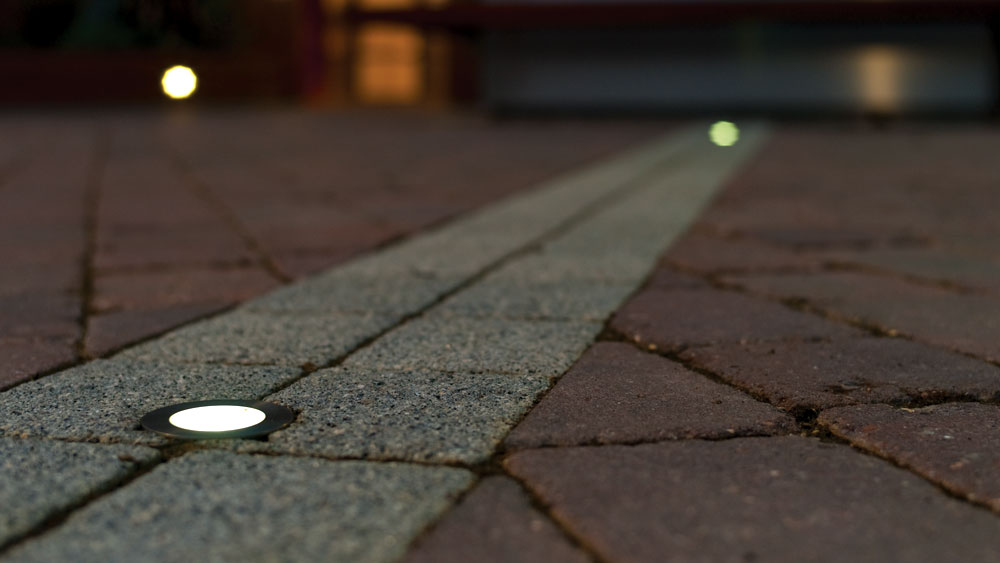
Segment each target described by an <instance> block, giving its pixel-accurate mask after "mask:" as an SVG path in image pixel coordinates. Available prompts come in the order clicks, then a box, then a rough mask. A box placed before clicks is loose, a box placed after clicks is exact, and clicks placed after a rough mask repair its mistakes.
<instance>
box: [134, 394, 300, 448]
mask: <svg viewBox="0 0 1000 563" xmlns="http://www.w3.org/2000/svg"><path fill="white" fill-rule="evenodd" d="M294 418H295V413H294V412H293V411H292V410H291V409H289V408H288V407H285V406H282V405H279V404H276V403H265V402H263V401H239V400H228V399H217V400H211V401H194V402H190V403H179V404H176V405H170V406H169V407H163V408H161V409H156V410H155V411H153V412H150V413H149V414H147V415H145V416H143V417H142V420H141V421H140V422H141V424H142V426H143V427H144V428H146V429H147V430H152V431H153V432H158V433H160V434H164V435H166V436H171V437H174V438H184V439H189V440H190V439H193V440H204V439H210V438H211V439H219V438H253V437H255V436H264V435H266V434H270V433H271V432H274V431H275V430H278V429H280V428H282V427H284V426H285V425H286V424H288V423H289V422H291V421H292V420H293V419H294Z"/></svg>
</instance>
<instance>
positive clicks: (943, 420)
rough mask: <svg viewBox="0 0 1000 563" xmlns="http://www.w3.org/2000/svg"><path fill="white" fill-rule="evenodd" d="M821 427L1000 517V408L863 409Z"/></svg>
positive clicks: (847, 410) (824, 418) (834, 415)
mask: <svg viewBox="0 0 1000 563" xmlns="http://www.w3.org/2000/svg"><path fill="white" fill-rule="evenodd" d="M819 422H820V424H822V425H823V426H825V427H827V428H829V429H830V430H831V431H832V432H833V433H834V434H836V435H838V436H840V437H842V438H844V439H846V440H850V442H851V443H852V444H853V445H855V446H857V447H859V448H863V449H866V450H869V451H872V452H874V453H876V454H878V455H880V456H882V457H885V458H888V459H891V460H892V461H894V462H896V463H898V464H900V465H902V466H904V467H908V468H910V469H912V470H913V471H914V472H916V473H918V474H920V475H923V476H924V477H926V478H927V479H929V480H930V481H933V482H935V483H937V484H939V485H941V486H942V487H944V488H946V489H948V490H950V491H952V492H954V493H955V494H957V495H960V496H963V497H965V498H967V499H969V500H971V501H974V502H978V503H981V504H985V505H987V506H989V507H990V508H992V509H993V510H994V511H997V512H1000V483H998V482H997V479H996V475H997V467H1000V407H997V406H996V405H984V404H979V403H946V404H941V405H933V406H930V407H925V408H920V409H897V408H893V407H890V406H888V405H859V406H852V407H841V408H836V409H830V410H827V411H823V412H822V413H821V414H820V416H819Z"/></svg>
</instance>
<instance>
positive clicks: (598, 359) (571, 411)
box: [505, 342, 796, 449]
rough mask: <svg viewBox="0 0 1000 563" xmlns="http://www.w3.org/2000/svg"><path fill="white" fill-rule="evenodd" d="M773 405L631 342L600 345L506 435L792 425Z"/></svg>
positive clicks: (714, 434) (542, 440)
mask: <svg viewBox="0 0 1000 563" xmlns="http://www.w3.org/2000/svg"><path fill="white" fill-rule="evenodd" d="M795 429H796V426H795V422H794V421H793V420H792V419H791V418H790V417H789V416H787V415H785V414H783V413H781V412H780V411H778V410H777V409H775V408H774V407H772V406H770V405H767V404H765V403H760V402H757V401H755V400H753V399H752V398H750V397H748V396H747V395H745V394H743V393H740V392H739V391H736V390H734V389H731V388H729V387H726V386H725V385H720V384H718V383H714V382H712V381H710V380H709V379H707V378H705V377H704V376H702V375H700V374H697V373H694V372H691V371H688V370H686V369H684V367H682V366H681V365H680V364H677V363H674V362H671V361H669V360H667V359H664V358H661V357H658V356H655V355H653V354H648V353H645V352H641V351H639V350H637V349H636V348H635V347H634V346H632V345H631V344H624V343H618V342H599V343H597V344H595V345H594V346H593V347H592V348H591V349H590V350H588V351H587V353H586V354H584V356H583V357H582V358H581V359H580V361H579V362H577V363H576V364H575V365H574V366H573V367H572V368H571V369H570V370H569V372H567V373H566V375H564V376H563V377H562V378H560V380H559V382H558V383H557V384H556V386H555V387H554V388H553V389H552V391H551V392H549V393H548V394H547V395H546V396H545V398H544V399H542V401H541V403H539V404H538V406H536V407H535V408H534V409H532V410H531V412H529V413H528V416H527V417H526V418H525V419H524V421H523V422H521V423H520V424H519V425H518V426H517V427H516V428H514V430H513V432H511V434H510V436H508V437H507V439H506V442H505V443H506V445H507V447H508V448H513V449H521V448H532V447H541V446H573V445H591V444H615V443H635V442H640V441H642V442H654V441H660V440H675V439H690V438H729V437H732V436H746V435H767V434H777V433H787V432H792V431H794V430H795Z"/></svg>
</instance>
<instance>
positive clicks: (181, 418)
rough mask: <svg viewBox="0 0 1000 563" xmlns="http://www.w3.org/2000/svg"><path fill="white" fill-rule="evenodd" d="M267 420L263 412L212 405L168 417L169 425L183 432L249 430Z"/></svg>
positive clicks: (239, 407)
mask: <svg viewBox="0 0 1000 563" xmlns="http://www.w3.org/2000/svg"><path fill="white" fill-rule="evenodd" d="M265 418H267V415H265V414H264V412H263V411H260V410H257V409H254V408H251V407H241V406H237V405H213V406H209V407H195V408H193V409H185V410H182V411H180V412H176V413H174V414H173V415H171V417H170V419H169V420H170V424H173V425H174V426H176V427H178V428H183V429H184V430H194V431H196V432H228V431H230V430H239V429H241V428H249V427H251V426H254V425H255V424H260V423H261V421H263V420H264V419H265Z"/></svg>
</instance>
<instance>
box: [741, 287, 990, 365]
mask: <svg viewBox="0 0 1000 563" xmlns="http://www.w3.org/2000/svg"><path fill="white" fill-rule="evenodd" d="M725 281H726V282H727V283H733V284H736V285H739V286H742V287H745V288H747V289H749V290H751V291H754V292H759V293H763V294H766V295H772V296H775V297H781V298H796V299H804V300H806V301H807V302H809V303H810V304H811V305H813V306H815V307H817V308H820V309H823V310H825V311H827V312H829V313H831V314H836V315H839V316H842V317H846V318H849V319H853V320H857V321H861V322H864V323H867V324H869V325H874V326H876V327H878V328H880V329H882V330H883V331H885V332H888V333H890V334H893V333H897V332H898V333H901V334H906V335H909V336H911V337H913V338H914V339H917V340H921V341H923V342H927V343H929V344H934V345H937V346H942V347H945V348H950V349H952V350H957V351H960V352H965V353H967V354H971V355H974V356H978V357H980V358H982V359H984V360H989V361H994V362H1000V297H998V296H995V295H982V294H960V293H956V292H953V291H948V290H944V289H940V288H937V287H927V286H923V285H916V284H913V283H909V282H907V281H904V280H900V279H893V278H889V277H885V276H876V275H866V274H860V273H850V272H828V273H824V274H823V275H752V276H731V277H727V278H725Z"/></svg>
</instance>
